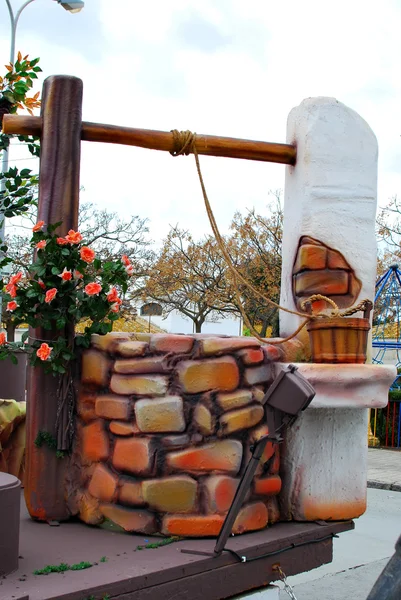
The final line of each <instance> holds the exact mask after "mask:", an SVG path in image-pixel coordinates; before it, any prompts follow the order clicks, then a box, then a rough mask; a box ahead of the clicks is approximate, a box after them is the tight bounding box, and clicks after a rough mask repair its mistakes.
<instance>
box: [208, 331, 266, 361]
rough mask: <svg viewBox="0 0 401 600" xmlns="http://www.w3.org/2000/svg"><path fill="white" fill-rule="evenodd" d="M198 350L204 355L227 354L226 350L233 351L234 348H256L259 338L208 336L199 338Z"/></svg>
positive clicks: (258, 344)
mask: <svg viewBox="0 0 401 600" xmlns="http://www.w3.org/2000/svg"><path fill="white" fill-rule="evenodd" d="M199 344H200V350H201V352H202V354H204V355H205V356H210V355H212V354H214V355H218V354H227V353H228V352H234V351H235V350H241V349H242V348H253V347H256V348H258V347H259V346H260V342H259V340H257V339H256V338H252V337H246V336H243V337H227V338H221V337H209V338H206V339H203V340H200V342H199Z"/></svg>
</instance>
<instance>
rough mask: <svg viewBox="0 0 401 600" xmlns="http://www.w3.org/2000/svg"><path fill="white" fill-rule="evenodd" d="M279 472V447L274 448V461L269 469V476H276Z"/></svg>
mask: <svg viewBox="0 0 401 600" xmlns="http://www.w3.org/2000/svg"><path fill="white" fill-rule="evenodd" d="M279 472H280V446H276V449H275V451H274V461H273V464H272V466H271V467H270V469H269V473H270V475H278V473H279Z"/></svg>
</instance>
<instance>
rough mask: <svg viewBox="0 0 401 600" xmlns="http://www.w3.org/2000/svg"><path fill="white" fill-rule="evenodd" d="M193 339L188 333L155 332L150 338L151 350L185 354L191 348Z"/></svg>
mask: <svg viewBox="0 0 401 600" xmlns="http://www.w3.org/2000/svg"><path fill="white" fill-rule="evenodd" d="M193 345H194V339H193V338H192V337H190V336H188V335H171V334H163V333H156V334H154V335H152V338H151V340H150V348H151V350H152V351H153V352H167V353H169V354H186V353H188V352H190V351H191V350H192V346H193Z"/></svg>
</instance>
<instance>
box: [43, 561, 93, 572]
mask: <svg viewBox="0 0 401 600" xmlns="http://www.w3.org/2000/svg"><path fill="white" fill-rule="evenodd" d="M90 567H93V564H92V563H90V562H87V561H82V562H80V563H75V564H74V565H67V563H60V564H59V565H46V567H44V568H43V569H37V570H36V571H34V572H33V574H34V575H49V574H50V573H65V571H82V570H83V569H90Z"/></svg>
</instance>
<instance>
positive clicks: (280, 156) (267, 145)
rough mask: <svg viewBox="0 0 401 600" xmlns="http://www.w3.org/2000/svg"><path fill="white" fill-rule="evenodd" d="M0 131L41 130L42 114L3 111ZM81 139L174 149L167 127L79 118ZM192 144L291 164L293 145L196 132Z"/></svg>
mask: <svg viewBox="0 0 401 600" xmlns="http://www.w3.org/2000/svg"><path fill="white" fill-rule="evenodd" d="M3 131H4V133H8V134H19V135H34V136H38V137H40V136H41V134H42V118H41V117H28V116H18V115H5V116H4V119H3ZM81 139H82V140H85V141H87V142H104V143H107V144H122V145H126V146H137V147H139V148H148V149H149V150H163V151H165V152H172V151H173V150H174V137H173V134H172V133H171V132H169V131H153V130H151V129H134V128H131V127H118V126H116V125H103V124H101V123H89V122H86V121H83V122H82V129H81ZM196 148H197V151H198V153H199V154H206V155H208V156H224V157H227V158H242V159H245V160H260V161H265V162H274V163H281V164H285V165H295V161H296V148H295V146H291V145H290V144H275V143H271V142H260V141H255V140H243V139H237V138H229V137H220V136H214V135H200V134H197V135H196Z"/></svg>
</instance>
